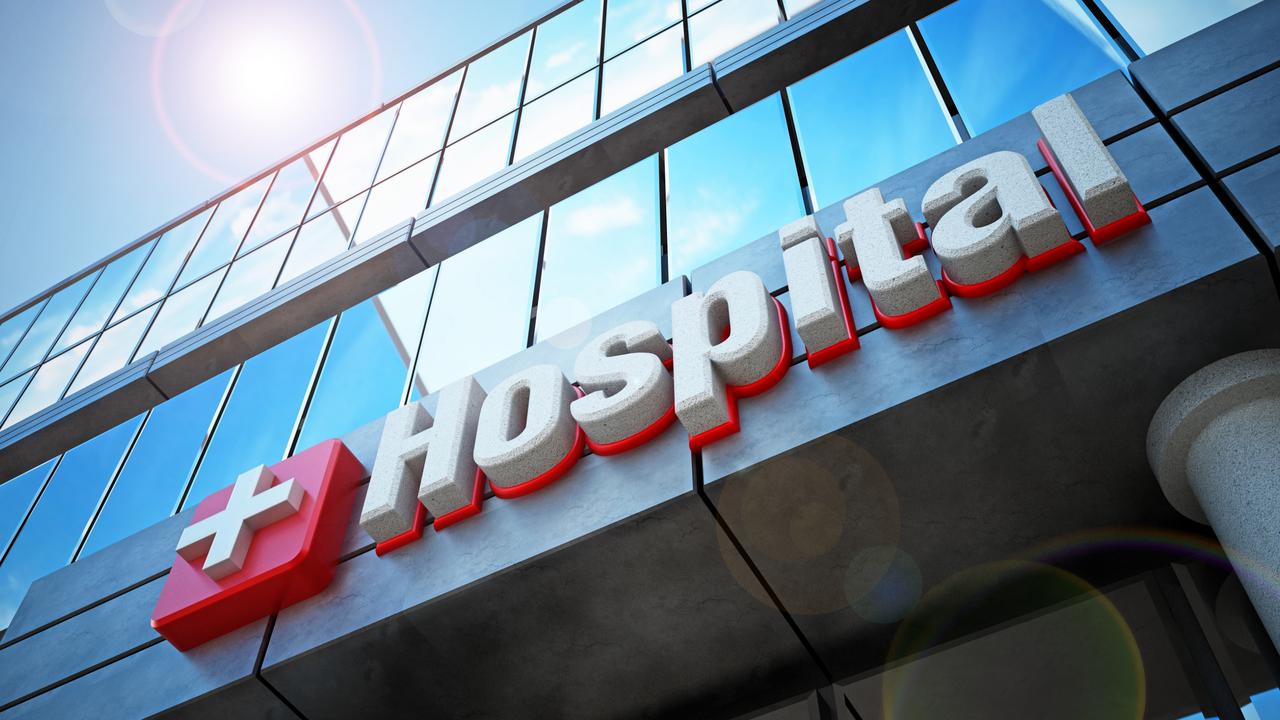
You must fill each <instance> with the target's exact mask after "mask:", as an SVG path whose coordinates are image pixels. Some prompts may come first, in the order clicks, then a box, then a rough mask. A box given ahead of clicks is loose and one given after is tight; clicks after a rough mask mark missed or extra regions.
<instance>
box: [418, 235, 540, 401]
mask: <svg viewBox="0 0 1280 720" xmlns="http://www.w3.org/2000/svg"><path fill="white" fill-rule="evenodd" d="M541 230H542V213H538V214H537V215H535V216H533V217H531V218H529V219H528V220H524V221H523V222H520V223H519V224H517V225H513V226H512V227H509V228H507V229H506V230H503V231H502V232H500V233H498V234H497V235H494V236H493V237H491V238H489V239H488V240H485V241H484V242H481V243H480V244H478V245H473V246H472V247H470V248H467V249H466V250H464V251H462V252H460V253H458V254H457V255H454V256H453V257H450V258H449V259H448V260H445V261H444V262H443V263H442V264H441V266H440V276H439V277H438V278H437V280H436V292H435V295H434V296H433V297H432V299H431V312H429V313H428V314H427V327H426V329H425V330H424V331H423V338H422V350H421V352H420V353H419V359H418V370H417V378H416V381H415V382H416V383H420V384H421V385H422V386H423V387H425V388H426V390H427V392H435V391H436V390H439V389H440V388H441V387H443V386H444V385H447V384H448V383H449V382H451V381H453V380H457V379H458V378H461V377H463V376H465V375H468V374H470V373H474V372H475V371H477V370H480V369H482V368H485V367H488V366H489V365H492V364H493V363H495V362H497V361H499V360H501V359H503V358H505V357H507V356H509V355H512V354H513V353H515V352H517V351H519V350H521V349H523V348H524V347H525V344H526V341H527V340H528V336H529V307H530V303H531V302H532V298H533V276H534V264H535V263H536V262H537V258H538V235H539V234H540V232H541Z"/></svg>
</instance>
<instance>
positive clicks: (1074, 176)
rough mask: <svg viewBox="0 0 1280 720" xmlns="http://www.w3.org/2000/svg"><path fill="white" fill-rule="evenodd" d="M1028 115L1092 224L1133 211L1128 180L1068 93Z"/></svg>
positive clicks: (1110, 220) (1098, 224)
mask: <svg viewBox="0 0 1280 720" xmlns="http://www.w3.org/2000/svg"><path fill="white" fill-rule="evenodd" d="M1031 115H1032V117H1034V118H1035V120H1036V125H1037V126H1038V127H1039V128H1040V134H1041V135H1042V136H1044V140H1045V144H1047V145H1048V146H1049V149H1050V150H1051V151H1052V152H1053V155H1054V157H1055V158H1057V161H1058V164H1059V165H1060V166H1061V167H1062V171H1063V173H1064V174H1065V175H1066V176H1067V182H1069V183H1070V184H1071V188H1072V190H1074V191H1075V196H1076V197H1077V198H1079V199H1080V204H1081V205H1082V206H1083V207H1084V212H1085V214H1086V215H1088V216H1089V218H1090V220H1091V221H1092V222H1093V225H1094V227H1102V226H1104V225H1109V224H1111V223H1113V222H1115V221H1116V220H1119V219H1121V218H1124V217H1128V216H1129V215H1132V214H1133V212H1134V205H1133V190H1132V189H1131V188H1130V187H1129V181H1128V179H1127V178H1125V176H1124V173H1123V172H1122V171H1121V170H1120V166H1119V165H1117V164H1116V161H1115V159H1114V158H1112V157H1111V153H1109V152H1108V151H1107V148H1106V145H1104V144H1103V142H1102V138H1100V137H1098V133H1097V132H1096V131H1095V130H1094V129H1093V126H1091V125H1090V124H1089V121H1088V119H1087V118H1085V116H1084V112H1083V111H1081V110H1080V106H1079V105H1077V104H1076V101H1075V99H1074V98H1072V97H1071V95H1070V94H1069V93H1068V94H1066V95H1059V96H1058V97H1056V98H1054V99H1052V100H1050V101H1049V102H1047V103H1044V104H1042V105H1040V106H1038V107H1036V108H1035V109H1033V110H1032V111H1031Z"/></svg>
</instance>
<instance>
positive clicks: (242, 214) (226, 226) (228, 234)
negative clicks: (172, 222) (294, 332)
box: [177, 175, 271, 287]
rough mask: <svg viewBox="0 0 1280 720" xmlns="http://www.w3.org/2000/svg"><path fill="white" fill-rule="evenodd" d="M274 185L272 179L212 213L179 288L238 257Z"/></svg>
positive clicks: (232, 197)
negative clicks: (242, 241)
mask: <svg viewBox="0 0 1280 720" xmlns="http://www.w3.org/2000/svg"><path fill="white" fill-rule="evenodd" d="M270 183H271V176H270V175H268V176H267V177H264V178H262V179H261V180H259V181H258V182H256V183H254V184H252V185H250V186H249V187H247V188H245V189H243V190H241V191H240V192H238V193H236V194H235V195H232V196H231V197H229V198H227V199H226V200H223V201H222V202H221V203H218V207H216V208H214V210H213V217H212V218H210V219H209V225H208V226H207V227H205V229H204V234H203V235H201V236H200V242H199V243H197V244H196V249H195V252H193V253H191V258H190V259H189V260H187V264H186V266H184V267H183V268H182V274H181V275H179V276H178V284H177V287H182V286H183V285H186V284H187V283H190V282H192V281H194V280H198V279H199V278H200V277H202V276H204V275H205V274H206V273H208V272H209V271H211V270H213V269H214V268H216V267H218V266H220V265H225V264H227V263H228V262H230V261H231V258H233V257H235V254H236V250H238V249H239V248H240V241H241V240H242V239H243V238H244V235H245V233H246V232H248V230H249V226H250V225H252V224H253V217H254V215H255V214H257V212H258V205H260V204H261V203H262V196H263V194H264V193H266V191H267V185H269V184H270Z"/></svg>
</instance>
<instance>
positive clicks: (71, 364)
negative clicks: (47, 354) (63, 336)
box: [4, 340, 93, 427]
mask: <svg viewBox="0 0 1280 720" xmlns="http://www.w3.org/2000/svg"><path fill="white" fill-rule="evenodd" d="M92 344H93V342H92V341H91V340H86V341H84V342H82V343H80V344H79V345H77V346H75V347H73V348H71V349H70V350H67V351H66V352H64V353H62V354H61V355H59V356H57V357H55V358H53V359H51V360H49V361H47V362H46V363H45V364H43V365H41V366H40V369H39V370H37V371H36V376H35V377H34V378H33V379H32V380H31V384H30V385H28V386H27V389H26V390H25V391H24V392H23V393H22V399H20V400H18V402H17V403H16V404H15V405H14V406H13V412H11V413H10V414H9V417H8V419H6V420H5V423H4V426H5V427H8V426H10V425H13V424H14V423H16V422H19V421H21V420H25V419H26V418H29V417H31V416H32V415H34V414H36V413H37V412H39V411H40V410H43V409H44V408H46V407H49V406H50V405H52V404H54V403H55V402H57V401H58V399H59V398H61V397H62V394H63V391H64V390H66V388H67V384H68V383H69V382H71V375H72V374H73V373H75V371H76V368H78V367H80V361H81V360H84V356H85V355H87V354H88V353H89V346H90V345H92Z"/></svg>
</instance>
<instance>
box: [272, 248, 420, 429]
mask: <svg viewBox="0 0 1280 720" xmlns="http://www.w3.org/2000/svg"><path fill="white" fill-rule="evenodd" d="M435 274H436V273H435V268H431V269H429V270H425V271H423V272H420V273H418V274H417V275H414V276H413V277H411V278H409V279H408V280H405V281H404V282H402V283H400V284H399V285H396V286H395V287H393V288H391V289H390V290H387V291H386V292H383V293H382V294H380V295H378V296H377V297H374V298H371V299H369V300H366V301H365V302H362V303H360V304H359V305H357V306H355V307H353V308H351V309H350V310H347V311H346V312H344V313H342V316H341V317H339V318H338V327H337V329H336V330H335V331H334V335H333V342H332V343H331V344H330V345H329V351H328V353H326V354H325V360H324V368H323V369H322V370H321V371H320V378H319V379H318V380H317V381H316V390H315V393H314V394H313V396H312V398H311V405H310V407H308V408H307V417H306V420H305V422H303V425H302V433H301V434H300V435H299V437H298V442H297V447H298V448H299V449H306V448H309V447H311V446H312V445H315V444H316V443H319V442H322V441H324V440H327V439H328V438H334V437H339V436H341V435H343V434H344V433H347V432H350V431H352V430H355V429H356V428H358V427H360V426H361V425H364V424H365V423H367V422H369V421H371V420H374V419H377V418H379V417H381V416H383V415H385V414H386V413H388V412H390V411H391V410H392V409H393V408H396V407H398V406H399V405H400V397H401V394H402V393H403V392H404V385H405V380H406V379H407V378H408V376H409V367H410V365H411V364H412V363H413V356H414V354H415V353H416V352H417V350H418V341H419V340H420V339H421V337H422V324H423V322H424V321H425V320H426V317H427V301H428V300H429V299H430V297H431V288H432V285H433V284H434V282H435Z"/></svg>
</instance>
